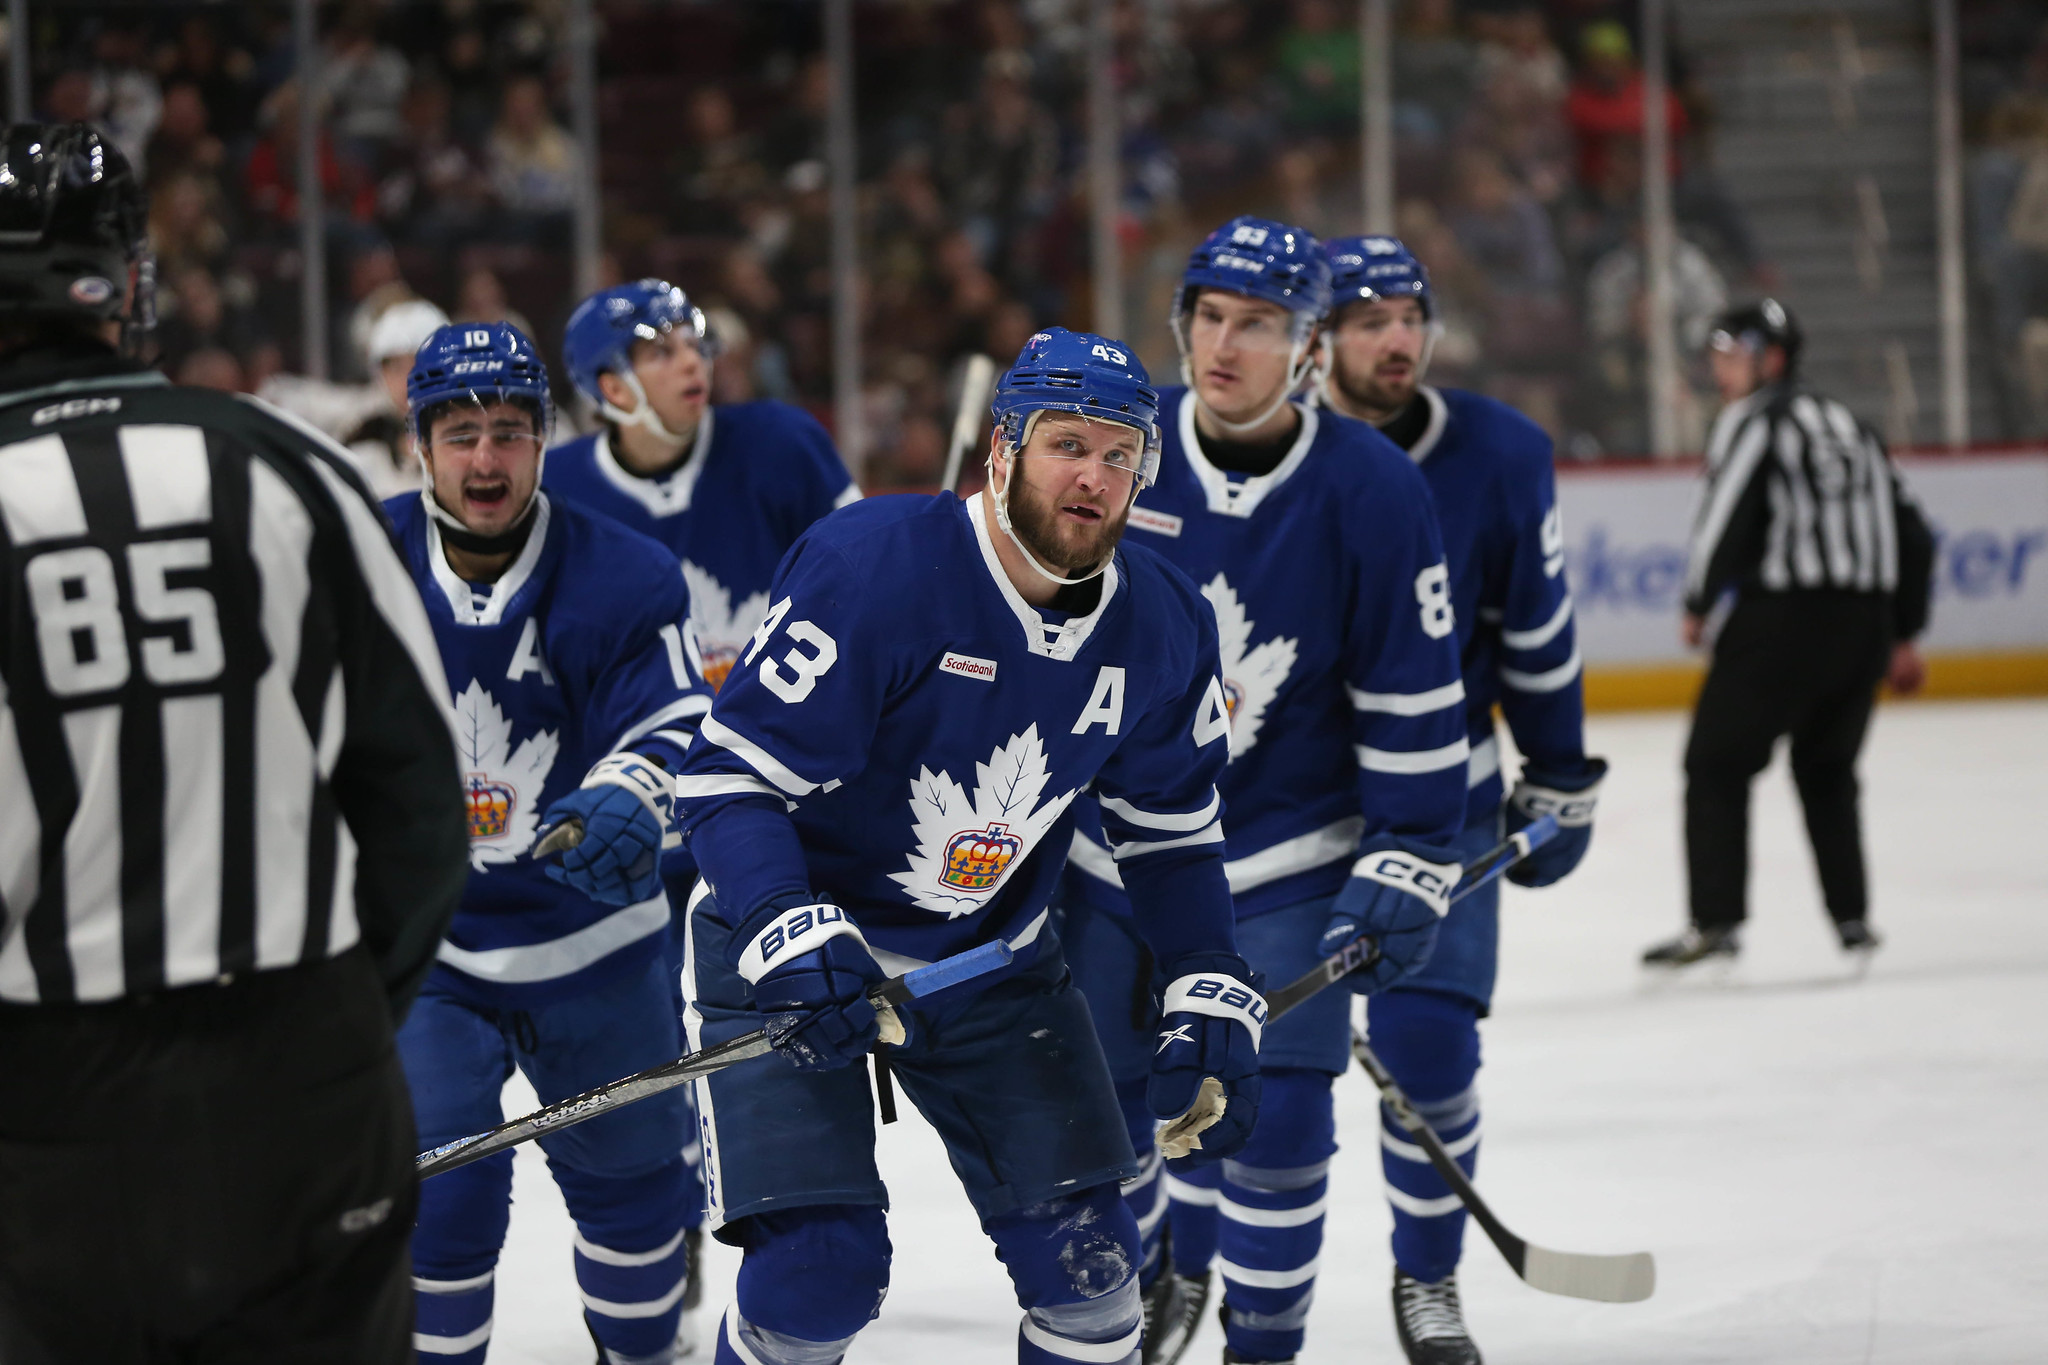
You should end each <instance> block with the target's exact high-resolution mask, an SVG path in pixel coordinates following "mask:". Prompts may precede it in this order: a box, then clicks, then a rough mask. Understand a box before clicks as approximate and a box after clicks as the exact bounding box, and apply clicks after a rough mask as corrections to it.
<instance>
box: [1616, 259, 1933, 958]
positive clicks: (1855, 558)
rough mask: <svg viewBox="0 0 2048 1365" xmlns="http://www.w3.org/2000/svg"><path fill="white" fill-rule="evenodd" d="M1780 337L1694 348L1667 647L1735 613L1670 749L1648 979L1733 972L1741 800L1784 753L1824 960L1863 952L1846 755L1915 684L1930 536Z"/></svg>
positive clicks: (1744, 333) (1717, 334)
mask: <svg viewBox="0 0 2048 1365" xmlns="http://www.w3.org/2000/svg"><path fill="white" fill-rule="evenodd" d="M1800 341H1801V333H1800V330H1799V324H1798V322H1797V321H1796V320H1795V319H1794V318H1793V317H1792V315H1791V314H1790V313H1789V312H1788V311H1787V310H1786V309H1785V307H1784V305H1782V304H1780V303H1779V302H1778V301H1777V300H1775V299H1764V300H1763V301H1762V302H1760V303H1756V304H1753V305H1750V306H1747V307H1743V308H1737V309H1734V310H1733V311H1731V312H1729V313H1726V314H1724V315H1723V316H1722V317H1721V318H1720V320H1719V321H1718V322H1717V323H1716V325H1715V328H1714V331H1713V333H1712V335H1711V338H1710V340H1709V343H1708V344H1709V346H1710V348H1711V352H1710V359H1711V361H1712V365H1713V370H1714V381H1715V383H1716V384H1717V385H1718V386H1719V388H1720V390H1721V397H1722V399H1723V400H1724V402H1725V403H1726V404H1727V406H1726V407H1724V408H1723V409H1722V411H1721V414H1720V416H1719V417H1717V418H1716V419H1715V422H1714V429H1713V432H1712V434H1711V436H1710V437H1709V439H1708V444H1707V473H1706V489H1705V496H1704V497H1703V499H1702V501H1701V504H1700V510H1699V516H1698V520H1697V522H1696V523H1695V525H1694V528H1693V540H1692V547H1691V553H1690V557H1689V562H1688V564H1687V567H1686V581H1685V621H1684V626H1683V630H1684V635H1685V642H1686V643H1687V644H1688V645H1691V646H1695V647H1697V646H1698V645H1700V643H1701V642H1702V641H1703V640H1704V639H1705V637H1706V620H1707V616H1708V613H1709V612H1710V611H1711V610H1712V609H1713V608H1714V606H1715V605H1716V603H1717V602H1719V601H1720V599H1721V598H1722V597H1723V596H1724V595H1729V594H1732V595H1733V597H1734V606H1733V609H1732V610H1730V611H1729V613H1728V616H1727V619H1726V621H1725V622H1724V623H1723V624H1722V626H1721V629H1720V632H1719V634H1718V635H1717V636H1716V637H1715V639H1714V641H1713V663H1712V665H1711V667H1710V668H1709V669H1708V672H1707V680H1706V685H1705V687H1704V688H1703V689H1702V690H1701V692H1700V699H1699V705H1698V709H1697V710H1695V711H1694V713H1693V725H1692V737H1691V739H1690V740H1689V741H1688V742H1687V744H1686V750H1685V776H1686V790H1685V845H1686V864H1687V871H1688V874H1689V878H1690V885H1691V894H1692V923H1691V924H1690V925H1689V926H1688V927H1687V928H1686V930H1685V932H1684V933H1682V934H1680V935H1679V936H1678V937H1677V938H1675V939H1672V940H1670V941H1669V942H1667V943H1660V944H1658V945H1657V946H1655V947H1653V948H1651V949H1650V950H1649V951H1648V952H1646V953H1645V954H1643V961H1644V963H1645V964H1647V965H1650V966H1660V967H1683V966H1687V965H1689V964H1691V963H1694V962H1698V961H1701V960H1702V959H1705V958H1712V957H1718V958H1724V959H1726V958H1733V957H1734V956H1735V954H1736V953H1737V952H1738V951H1739V949H1740V946H1741V945H1740V941H1739V937H1738V935H1739V933H1740V930H1741V927H1742V921H1743V919H1744V917H1745V915H1746V913H1747V893H1748V880H1749V788H1750V783H1751V782H1752V781H1753V780H1754V779H1755V777H1756V775H1757V774H1758V773H1760V772H1762V771H1763V770H1764V768H1765V767H1767V766H1768V765H1769V764H1770V761H1771V749H1772V747H1773V746H1774V745H1775V744H1776V743H1777V741H1778V738H1779V736H1781V735H1790V736H1791V737H1792V780H1793V782H1794V784H1795V785H1796V786H1797V787H1798V789H1799V800H1800V804H1801V805H1802V806H1804V807H1805V810H1806V831H1807V835H1808V837H1809V838H1811V839H1812V841H1813V856H1814V862H1815V864H1816V865H1817V866H1818V867H1819V870H1820V884H1821V894H1822V897H1823V899H1824V900H1825V901H1826V903H1827V909H1828V914H1829V916H1830V917H1831V918H1832V919H1833V920H1834V923H1835V933H1836V934H1837V935H1838V936H1839V938H1840V940H1841V944H1842V948H1843V949H1844V950H1845V951H1847V952H1850V953H1854V954H1859V955H1863V956H1864V957H1865V958H1866V960H1867V957H1868V954H1870V953H1871V952H1873V951H1874V950H1875V949H1876V948H1877V946H1878V942H1879V940H1878V937H1877V934H1876V933H1875V932H1874V931H1873V930H1872V929H1871V927H1870V918H1869V888H1868V885H1867V883H1866V879H1865V874H1864V866H1863V835H1862V828H1861V816H1860V814H1859V812H1858V807H1857V781H1856V756H1857V753H1858V752H1859V751H1860V750H1861V749H1862V747H1863V738H1864V735H1865V734H1866V733H1868V731H1869V728H1870V712H1871V708H1872V706H1873V705H1874V704H1875V702H1876V700H1877V685H1878V683H1879V682H1881V681H1885V682H1889V683H1890V684H1891V686H1892V688H1893V689H1894V690H1896V691H1898V692H1902V693H1906V692H1912V691H1914V690H1916V689H1917V688H1918V687H1919V686H1920V684H1921V682H1922V681H1923V680H1924V679H1925V676H1926V668H1925V665H1924V664H1923V663H1922V662H1921V659H1920V654H1919V651H1918V650H1917V649H1916V648H1915V647H1914V644H1913V640H1914V638H1915V637H1916V636H1918V635H1919V634H1920V632H1921V631H1923V630H1924V629H1926V626H1927V615H1928V598H1929V593H1930V586H1931V579H1932V574H1933V567H1934V537H1933V534H1932V533H1931V532H1930V531H1929V529H1928V526H1927V522H1926V520H1925V518H1924V517H1922V515H1921V513H1920V509H1919V507H1918V506H1917V505H1916V504H1915V503H1914V502H1913V500H1912V498H1911V497H1910V496H1909V495H1908V494H1907V492H1906V490H1905V486H1904V484H1903V482H1902V481H1901V479H1900V477H1899V472H1898V470H1897V469H1896V468H1895V467H1894V466H1893V464H1892V462H1891V459H1890V457H1889V456H1887V455H1886V453H1885V448H1884V444H1883V443H1882V442H1881V441H1879V440H1878V438H1877V436H1876V434H1875V433H1874V432H1872V431H1871V430H1870V429H1869V428H1868V427H1866V426H1865V425H1864V424H1863V423H1861V422H1859V421H1857V419H1856V417H1855V416H1854V415H1853V414H1852V413H1851V412H1850V411H1849V410H1848V409H1847V408H1846V407H1844V406H1842V404H1840V403H1838V402H1836V401H1835V400H1833V399H1831V398H1826V397H1823V396H1822V395H1820V394H1817V393H1815V392H1813V391H1812V390H1811V389H1809V388H1807V387H1806V386H1805V385H1804V384H1802V383H1801V382H1800V381H1799V378H1798V363H1799V347H1800Z"/></svg>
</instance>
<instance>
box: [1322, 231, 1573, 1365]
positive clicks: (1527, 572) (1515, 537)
mask: <svg viewBox="0 0 2048 1365" xmlns="http://www.w3.org/2000/svg"><path fill="white" fill-rule="evenodd" d="M1327 250H1328V252H1329V256H1330V261H1331V265H1332V270H1333V276H1334V287H1335V308H1336V311H1335V312H1334V314H1333V315H1332V318H1331V327H1330V330H1329V333H1328V337H1327V341H1326V343H1325V346H1326V349H1325V352H1324V360H1325V364H1324V375H1323V383H1322V386H1321V393H1320V397H1321V400H1322V401H1323V402H1324V403H1325V404H1326V405H1327V406H1329V407H1331V408H1334V409H1335V410H1337V411H1339V412H1343V413H1347V414H1349V415H1351V416H1353V417H1357V418H1359V419H1361V420H1363V421H1366V422H1370V423H1372V424H1373V425H1374V426H1377V427H1378V428H1379V429H1380V430H1381V431H1382V432H1383V433H1385V434H1386V435H1387V436H1388V437H1389V438H1390V439H1392V440H1393V441H1394V442H1395V443H1396V444H1397V445H1399V446H1401V447H1402V448H1403V449H1404V450H1406V451H1407V452H1408V456H1409V458H1410V459H1412V460H1414V461H1415V463H1416V464H1418V465H1419V466H1421V469H1422V474H1423V477H1424V478H1426V479H1427V480H1428V481H1429V487H1430V492H1431V494H1432V495H1433V496H1434V498H1435V501H1436V507H1437V516H1438V518H1439V520H1440V521H1441V523H1442V525H1443V532H1444V546H1445V549H1446V551H1447V552H1448V554H1449V559H1450V569H1451V604H1452V607H1453V611H1454V615H1455V619H1456V621H1457V626H1458V649H1459V653H1460V655H1461V656H1462V660H1463V672H1464V687H1465V700H1464V705H1463V714H1464V718H1465V726H1466V734H1467V736H1468V738H1469V739H1470V742H1471V746H1472V764H1471V771H1470V774H1469V776H1468V778H1467V782H1468V783H1469V786H1470V790H1469V792H1468V793H1467V795H1466V800H1465V815H1464V824H1465V828H1464V833H1463V834H1461V835H1460V836H1459V839H1458V843H1457V850H1458V855H1459V856H1460V857H1463V858H1470V857H1474V856H1476V855H1477V854H1479V853H1481V852H1483V851H1484V850H1485V849H1486V848H1487V847H1489V846H1490V845H1492V844H1493V843H1494V842H1496V841H1497V840H1498V839H1500V838H1501V836H1502V833H1503V824H1505V829H1506V832H1509V833H1512V832H1513V831H1514V830H1516V829H1519V828H1521V827H1522V826H1523V825H1526V824H1528V823H1529V822H1530V821H1531V820H1533V819H1535V818H1536V817H1537V816H1539V815H1543V814H1546V813H1547V814H1551V815H1554V816H1556V817H1557V821H1558V824H1559V825H1560V826H1561V827H1562V828H1561V831H1560V833H1559V835H1558V837H1557V838H1555V839H1553V840H1552V841H1551V842H1550V843H1548V844H1546V845H1545V846H1544V847H1543V848H1542V849H1540V850H1538V851H1537V852H1536V853H1535V854H1533V855H1532V856H1531V857H1529V858H1528V859H1527V860H1525V861H1524V862H1523V863H1522V864H1520V865H1519V866H1518V867H1516V868H1515V869H1514V870H1513V871H1511V872H1509V873H1508V874H1507V875H1508V878H1509V880H1511V881H1514V882H1516V883H1518V884H1520V885H1522V886H1548V885H1550V884H1551V883H1552V882H1555V881H1557V880H1558V879H1559V878H1561V877H1563V876H1565V875H1566V874H1567V873H1569V872H1570V871H1571V870H1572V869H1573V868H1574V867H1576V866H1577V865H1578V862H1579V860H1580V859H1581V858H1582V857H1584V856H1585V853H1586V848H1587V845H1588V844H1589V842H1590V841H1591V839H1592V836H1593V809H1594V804H1595V802H1596V800H1597V798H1598V794H1599V789H1600V779H1601V776H1602V774H1603V773H1605V771H1606V768H1607V765H1606V763H1605V762H1603V761H1602V760H1600V759H1597V758H1588V757H1587V756H1586V747H1585V734H1584V730H1585V703H1584V699H1583V696H1582V692H1581V684H1580V677H1579V671H1580V670H1579V650H1578V643H1577V636H1576V632H1575V631H1574V629H1573V626H1572V602H1571V593H1570V590H1569V589H1568V587H1567V585H1566V583H1565V573H1564V557H1565V556H1564V525H1563V522H1562V520H1561V519H1560V517H1559V515H1558V509H1557V493H1556V486H1555V478H1554V476H1553V473H1552V468H1551V453H1550V438H1549V437H1547V436H1545V435H1544V434H1543V431H1542V429H1541V428H1539V427H1538V426H1537V425H1536V424H1535V423H1534V422H1531V421H1529V420H1528V419H1527V418H1525V417H1523V416H1522V415H1521V414H1520V413H1518V412H1516V411H1515V410H1514V409H1512V408H1510V407H1508V406H1507V405H1506V404H1503V403H1500V402H1497V401H1496V400H1494V399H1491V398H1486V397H1483V396H1482V395H1480V394H1476V393H1466V392H1462V391H1460V390H1457V389H1435V388H1431V387H1430V386H1428V385H1426V384H1424V383H1423V382H1422V376H1423V372H1424V370H1425V368H1426V367H1427V365H1428V363H1429V351H1430V345H1431V342H1432V341H1433V340H1434V336H1435V331H1436V327H1437V320H1436V316H1435V303H1434V300H1433V299H1432V298H1431V296H1430V290H1429V275H1428V272H1427V271H1425V270H1424V269H1423V267H1422V263H1421V262H1420V261H1418V260H1416V259H1415V257H1414V256H1413V255H1412V254H1410V252H1409V251H1408V249H1407V248H1406V247H1405V246H1403V245H1402V244H1401V243H1400V242H1399V241H1398V240H1396V239H1394V238H1392V237H1347V238H1343V239H1340V240H1338V241H1333V242H1330V243H1328V244H1327ZM1496 705H1498V706H1499V707H1500V710H1501V714H1502V715H1503V716H1504V717H1505V718H1506V720H1507V723H1508V729H1509V731H1510V732H1511V733H1512V734H1513V735H1514V739H1515V746H1516V748H1517V749H1519V750H1520V751H1521V753H1522V755H1523V763H1522V770H1521V773H1520V775H1519V778H1518V780H1517V781H1516V783H1515V786H1514V789H1513V791H1512V792H1507V791H1506V788H1505V785H1504V782H1503V778H1502V774H1501V762H1500V743H1499V740H1498V739H1497V738H1496V736H1495V733H1494V720H1493V709H1494V707H1495V706H1496ZM1499 903H1500V892H1499V888H1498V886H1497V885H1495V886H1489V887H1485V888H1482V889H1480V890H1479V891H1477V892H1475V893H1474V894H1473V895H1471V896H1469V897H1467V898H1466V899H1465V900H1463V901H1461V902H1459V904H1458V906H1457V908H1456V909H1454V910H1452V911H1451V913H1450V916H1449V917H1448V918H1447V919H1446V920H1445V921H1444V925H1443V929H1442V932H1441V933H1440V934H1439V935H1438V938H1437V949H1436V955H1435V956H1434V957H1433V958H1432V959H1431V960H1430V962H1429V964H1428V965H1427V966H1426V967H1424V968H1423V969H1422V970H1421V971H1420V972H1418V973H1416V974H1415V975H1414V976H1412V977H1410V978H1408V979H1407V980H1405V981H1403V982H1401V983H1400V984H1399V985H1397V986H1396V987H1394V988H1393V989H1392V990H1389V991H1387V992H1385V993H1384V994H1381V995H1376V996H1374V997H1373V998H1372V1001H1371V1003H1370V1005H1369V1007H1368V1016H1369V1021H1370V1025H1371V1029H1372V1045H1373V1050H1374V1051H1375V1052H1376V1053H1378V1055H1379V1057H1380V1059H1381V1060H1382V1061H1383V1062H1385V1063H1386V1065H1387V1067H1388V1069H1389V1070H1390V1071H1392V1072H1393V1074H1394V1078H1395V1080H1397V1081H1399V1082H1400V1084H1401V1088H1402V1089H1403V1090H1404V1091H1406V1092H1407V1094H1408V1095H1409V1097H1410V1098H1411V1099H1413V1100H1414V1101H1415V1106H1416V1108H1417V1109H1418V1110H1420V1111H1421V1113H1422V1114H1423V1116H1424V1117H1425V1118H1427V1119H1428V1120H1429V1123H1430V1126H1431V1127H1433V1128H1434V1129H1436V1131H1437V1132H1438V1133H1439V1134H1440V1135H1441V1136H1442V1137H1443V1139H1444V1142H1445V1144H1446V1146H1448V1147H1449V1149H1450V1150H1451V1152H1452V1153H1453V1154H1455V1155H1456V1156H1457V1157H1458V1159H1459V1162H1460V1164H1462V1165H1463V1166H1464V1167H1465V1169H1466V1170H1468V1171H1469V1170H1471V1169H1472V1167H1473V1165H1474V1163H1475V1162H1476V1160H1477V1158H1478V1154H1479V1101H1478V1097H1477V1092H1476V1090H1475V1089H1474V1085H1473V1082H1474V1078H1475V1076H1476V1074H1477V1072H1478V1069H1479V1020H1480V1019H1481V1018H1483V1017H1484V1016H1485V1015H1486V1013H1487V1010H1488V1007H1489V1005H1490V1003H1491V1001H1492V998H1493V981H1494V969H1495V960H1496V954H1497V949H1498V940H1499V915H1498V911H1499ZM1382 1121H1383V1123H1384V1125H1385V1127H1386V1134H1387V1136H1386V1140H1385V1142H1384V1143H1383V1144H1382V1145H1383V1150H1382V1153H1381V1155H1382V1161H1383V1164H1384V1166H1385V1170H1386V1179H1387V1199H1388V1201H1389V1202H1390V1203H1391V1204H1392V1205H1393V1217H1394V1266H1395V1275H1394V1313H1395V1326H1396V1330H1397V1332H1398V1334H1399V1336H1400V1339H1401V1344H1402V1346H1403V1347H1404V1348H1405V1349H1406V1350H1407V1353H1408V1358H1409V1359H1410V1360H1411V1361H1415V1362H1420V1363H1423V1365H1477V1362H1478V1360H1479V1352H1478V1349H1477V1348H1476V1347H1475V1346H1474V1345H1473V1344H1472V1341H1471V1338H1470V1335H1469V1333H1468V1332H1467V1331H1466V1329H1465V1325H1464V1321H1463V1316H1462V1313H1461V1310H1460V1307H1459V1303H1458V1284H1457V1277H1456V1270H1457V1265H1458V1254H1459V1248H1460V1245H1461V1242H1462V1238H1463V1235H1464V1230H1465V1211H1464V1208H1463V1206H1462V1205H1460V1204H1459V1202H1458V1199H1457V1197H1456V1196H1455V1195H1453V1194H1452V1193H1451V1192H1450V1189H1449V1187H1448V1186H1446V1185H1445V1184H1444V1182H1443V1179H1442V1177H1440V1176H1439V1175H1437V1173H1436V1171H1435V1170H1434V1169H1433V1168H1432V1167H1431V1166H1430V1165H1429V1162H1428V1161H1427V1160H1426V1159H1425V1158H1424V1156H1423V1153H1422V1151H1421V1149H1420V1148H1418V1147H1416V1146H1415V1145H1414V1144H1413V1143H1410V1142H1407V1141H1405V1140H1403V1138H1402V1136H1401V1130H1400V1129H1399V1128H1398V1127H1397V1126H1395V1124H1394V1123H1393V1120H1392V1119H1391V1118H1389V1117H1383V1120H1382Z"/></svg>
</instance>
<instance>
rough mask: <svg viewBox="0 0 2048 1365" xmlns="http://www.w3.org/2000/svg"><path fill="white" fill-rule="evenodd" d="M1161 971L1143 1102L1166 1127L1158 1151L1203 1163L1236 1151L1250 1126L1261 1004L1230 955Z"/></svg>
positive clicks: (1187, 958)
mask: <svg viewBox="0 0 2048 1365" xmlns="http://www.w3.org/2000/svg"><path fill="white" fill-rule="evenodd" d="M1165 966H1166V976H1167V981H1168V985H1167V987H1166V996H1165V998H1164V1000H1163V1001H1162V1002H1161V1005H1160V1011H1159V1013H1160V1018H1159V1046H1158V1047H1157V1048H1156V1049H1154V1051H1153V1054H1152V1081H1151V1084H1150V1085H1149V1086H1148V1087H1147V1088H1146V1099H1147V1101H1148V1102H1149V1103H1150V1104H1151V1106H1152V1112H1153V1114H1154V1115H1156V1116H1157V1117H1158V1118H1159V1119H1160V1120H1162V1121H1163V1122H1165V1124H1166V1127H1165V1128H1163V1129H1161V1130H1160V1134H1159V1147H1160V1150H1161V1151H1163V1152H1164V1153H1165V1154H1166V1155H1167V1156H1170V1157H1178V1156H1192V1158H1193V1160H1194V1163H1195V1164H1196V1165H1207V1164H1208V1163H1210V1162H1212V1161H1221V1160H1222V1159H1223V1158H1224V1157H1227V1156H1234V1155H1236V1154H1237V1153H1238V1152H1239V1151H1241V1150H1243V1148H1244V1144H1245V1142H1246V1140H1247V1139H1249V1138H1250V1137H1251V1135H1252V1125H1253V1124H1254V1123H1257V1122H1258V1118H1259V1036H1260V1034H1262V1033H1263V1032H1264V1031H1265V1027H1266V999H1265V997H1264V996H1262V995H1261V994H1259V984H1258V978H1257V977H1255V976H1253V974H1252V971H1251V968H1249V967H1247V966H1246V965H1245V961H1244V959H1243V958H1241V957H1239V956H1238V955H1237V954H1236V953H1187V954H1184V955H1183V956H1180V957H1177V958H1175V959H1173V960H1172V961H1171V962H1168V963H1166V964H1165Z"/></svg>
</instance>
